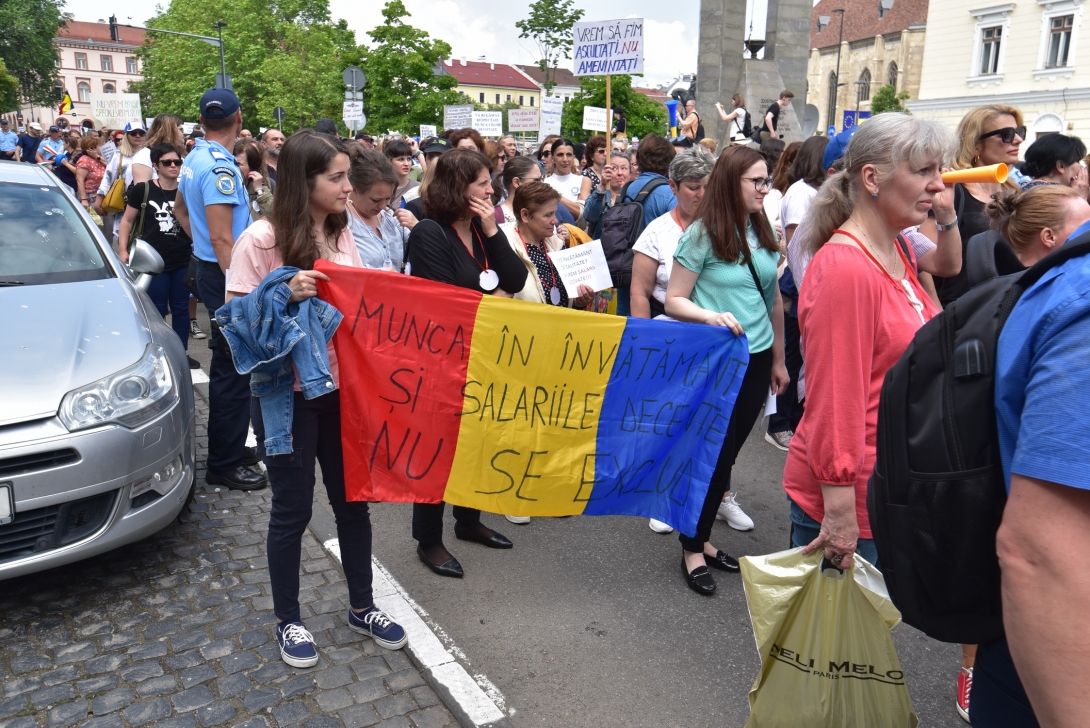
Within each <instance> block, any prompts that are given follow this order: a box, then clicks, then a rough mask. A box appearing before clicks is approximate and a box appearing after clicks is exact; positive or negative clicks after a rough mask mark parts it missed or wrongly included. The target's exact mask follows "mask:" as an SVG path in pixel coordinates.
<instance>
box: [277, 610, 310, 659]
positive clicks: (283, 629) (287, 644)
mask: <svg viewBox="0 0 1090 728" xmlns="http://www.w3.org/2000/svg"><path fill="white" fill-rule="evenodd" d="M276 641H277V642H279V643H280V657H281V658H282V659H283V660H284V662H286V663H288V664H289V665H291V666H292V667H314V666H315V665H317V664H318V650H316V649H314V637H312V636H311V634H310V632H308V631H307V628H306V627H304V626H303V623H302V622H300V621H299V620H295V621H293V622H282V623H280V624H278V625H276Z"/></svg>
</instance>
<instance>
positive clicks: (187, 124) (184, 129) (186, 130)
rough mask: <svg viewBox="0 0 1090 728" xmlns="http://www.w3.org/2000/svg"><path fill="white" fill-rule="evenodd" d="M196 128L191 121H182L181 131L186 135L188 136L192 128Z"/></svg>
mask: <svg viewBox="0 0 1090 728" xmlns="http://www.w3.org/2000/svg"><path fill="white" fill-rule="evenodd" d="M196 128H197V124H196V123H194V122H192V121H183V122H182V133H183V134H185V135H186V136H189V135H190V134H192V133H193V130H194V129H196Z"/></svg>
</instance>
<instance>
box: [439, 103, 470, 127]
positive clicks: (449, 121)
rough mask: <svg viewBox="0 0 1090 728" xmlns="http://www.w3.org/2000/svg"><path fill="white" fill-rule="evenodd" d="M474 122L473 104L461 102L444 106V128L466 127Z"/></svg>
mask: <svg viewBox="0 0 1090 728" xmlns="http://www.w3.org/2000/svg"><path fill="white" fill-rule="evenodd" d="M472 124H473V105H472V104H461V105H458V106H444V107H443V128H444V129H465V128H466V127H467V126H471V125H472Z"/></svg>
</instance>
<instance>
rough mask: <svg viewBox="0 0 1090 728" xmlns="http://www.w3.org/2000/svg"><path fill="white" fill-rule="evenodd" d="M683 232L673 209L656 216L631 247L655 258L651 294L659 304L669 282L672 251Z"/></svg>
mask: <svg viewBox="0 0 1090 728" xmlns="http://www.w3.org/2000/svg"><path fill="white" fill-rule="evenodd" d="M683 232H685V231H684V230H682V229H681V226H680V225H678V224H677V219H676V218H675V217H674V211H673V210H671V211H670V212H668V213H666V214H665V215H662V216H660V217H656V218H655V219H654V220H652V221H651V222H650V223H648V225H647V227H645V228H644V229H643V232H642V233H640V237H639V238H638V239H637V240H636V244H635V245H633V246H632V249H633V250H635V251H636V252H637V253H643V254H644V255H646V256H647V257H649V258H651V259H653V260H657V261H658V263H659V269H658V271H657V272H656V273H655V288H654V290H652V291H651V295H652V296H654V297H655V300H657V301H658V302H659V303H661V304H665V303H666V285H667V284H668V283H669V282H670V271H672V270H673V268H674V252H675V251H676V250H677V243H678V241H679V240H681V234H682V233H683Z"/></svg>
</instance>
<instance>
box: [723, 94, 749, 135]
mask: <svg viewBox="0 0 1090 728" xmlns="http://www.w3.org/2000/svg"><path fill="white" fill-rule="evenodd" d="M715 110H716V111H718V112H719V119H720V120H721V121H724V122H727V123H729V124H730V129H729V130H728V131H727V140H728V141H729V142H730V143H731V144H741V145H746V144H749V142H750V138H749V137H748V136H746V135H745V134H743V133H742V129H743V128H744V127H745V125H746V117H747V116H749V112H748V111H746V97H745V96H743V95H742V94H740V93H739V94H734V95H733V96H731V97H730V113H729V114H728V113H727V112H726V110H725V109H724V108H723V104H721V103H719V102H718V101H716V102H715ZM750 123H752V121H751V122H750Z"/></svg>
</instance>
